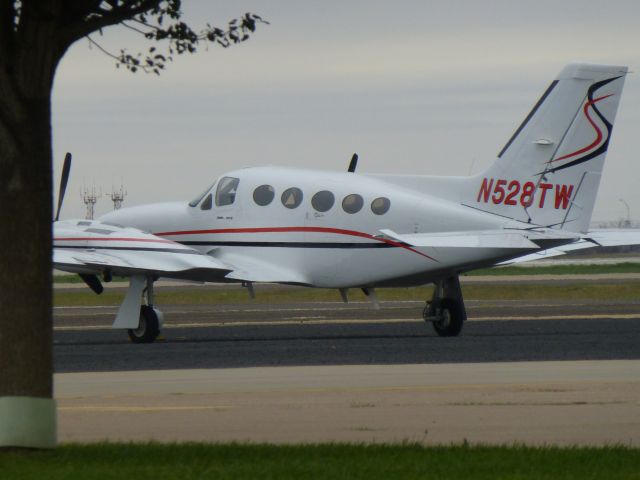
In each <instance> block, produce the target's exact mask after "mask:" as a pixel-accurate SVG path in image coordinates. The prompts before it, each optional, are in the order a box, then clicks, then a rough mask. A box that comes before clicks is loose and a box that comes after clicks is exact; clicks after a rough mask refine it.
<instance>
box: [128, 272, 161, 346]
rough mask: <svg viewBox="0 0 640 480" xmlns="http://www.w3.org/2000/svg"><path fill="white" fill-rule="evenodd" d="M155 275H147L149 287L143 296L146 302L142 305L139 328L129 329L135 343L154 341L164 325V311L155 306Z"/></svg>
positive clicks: (130, 336)
mask: <svg viewBox="0 0 640 480" xmlns="http://www.w3.org/2000/svg"><path fill="white" fill-rule="evenodd" d="M154 281H155V279H154V278H153V277H147V287H146V288H145V289H144V292H143V296H144V297H145V298H144V301H145V304H144V305H142V306H141V307H140V320H139V323H138V328H135V329H134V328H130V329H128V330H127V333H128V334H129V338H130V339H131V341H132V342H133V343H152V342H153V341H154V340H155V339H156V338H157V337H158V335H159V334H160V327H161V326H162V312H160V310H158V309H156V308H154V307H153V301H154V294H153V282H154Z"/></svg>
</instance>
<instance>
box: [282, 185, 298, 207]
mask: <svg viewBox="0 0 640 480" xmlns="http://www.w3.org/2000/svg"><path fill="white" fill-rule="evenodd" d="M280 200H281V201H282V205H284V206H285V207H287V208H296V207H298V206H299V205H300V204H301V203H302V190H300V189H299V188H296V187H291V188H287V189H286V190H285V191H284V192H282V197H281V198H280Z"/></svg>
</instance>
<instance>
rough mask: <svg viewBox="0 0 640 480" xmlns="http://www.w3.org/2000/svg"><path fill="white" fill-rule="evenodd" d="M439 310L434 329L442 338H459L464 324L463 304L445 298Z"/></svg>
mask: <svg viewBox="0 0 640 480" xmlns="http://www.w3.org/2000/svg"><path fill="white" fill-rule="evenodd" d="M436 310H437V316H438V319H437V320H434V321H433V328H434V329H435V331H436V333H437V334H438V336H440V337H457V336H458V335H459V334H460V331H461V330H462V324H463V323H464V310H463V309H462V304H461V303H460V302H458V301H456V300H453V299H452V298H443V299H442V300H441V301H440V305H439V308H437V309H436Z"/></svg>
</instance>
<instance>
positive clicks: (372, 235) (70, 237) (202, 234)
mask: <svg viewBox="0 0 640 480" xmlns="http://www.w3.org/2000/svg"><path fill="white" fill-rule="evenodd" d="M626 73H627V68H626V67H619V66H606V65H589V64H571V65H568V66H566V67H565V68H564V69H563V70H562V71H561V72H560V74H559V75H558V76H557V77H556V78H555V80H553V82H551V84H550V85H549V87H548V88H547V89H546V90H545V92H544V94H543V95H542V97H541V98H540V100H539V101H538V102H537V103H536V104H535V106H534V107H533V109H532V110H531V112H530V113H529V115H527V117H526V118H525V120H524V121H523V122H522V124H521V125H520V126H519V127H518V129H517V130H516V131H515V133H514V134H513V136H512V137H511V138H510V139H509V141H508V142H507V143H506V145H505V146H504V148H503V149H502V150H501V151H500V153H499V154H498V158H497V160H496V161H495V163H493V165H491V166H490V167H489V168H488V169H487V170H486V171H484V172H482V173H481V174H479V175H475V176H472V177H434V176H424V175H371V174H359V173H356V172H355V169H356V161H357V157H355V156H354V159H353V160H352V163H351V165H350V167H349V169H348V171H346V172H326V171H312V170H302V169H294V168H279V167H260V168H247V169H243V170H237V171H233V172H229V173H227V174H225V175H224V176H222V177H221V178H219V179H218V180H217V181H216V182H214V183H213V185H211V186H210V187H209V188H207V189H206V190H205V191H204V192H203V193H202V194H201V195H198V197H197V198H195V199H194V200H193V201H191V202H189V203H187V202H184V203H182V202H177V203H163V204H154V205H145V206H139V207H132V208H125V209H121V210H117V211H114V212H111V213H109V214H107V215H104V216H103V217H101V219H100V221H99V222H89V221H67V222H57V223H56V224H55V244H54V264H55V267H56V268H58V269H61V270H67V271H72V272H75V273H80V274H81V275H82V276H83V278H84V279H85V281H86V282H87V284H88V285H89V286H90V287H92V288H93V289H94V290H95V291H96V292H99V291H100V290H101V289H102V285H101V282H100V279H99V276H102V278H103V279H104V280H105V281H109V280H110V278H111V276H112V275H126V276H129V277H130V278H131V282H130V287H129V290H128V292H127V295H126V297H125V300H124V302H123V304H122V306H121V307H120V310H119V312H118V315H117V317H116V320H115V322H114V324H113V326H114V328H126V329H128V330H129V336H130V337H131V339H132V340H133V341H134V342H152V341H154V339H155V338H156V336H157V335H158V332H159V329H160V327H161V321H162V315H161V314H160V313H159V311H158V310H157V309H156V308H154V306H153V283H154V281H155V280H157V279H158V278H159V277H170V278H182V279H189V280H199V281H215V282H243V283H244V284H246V285H247V286H249V288H250V291H251V292H252V291H253V284H254V283H259V282H275V283H283V284H290V285H304V286H309V287H322V288H335V289H338V290H339V291H340V294H341V296H342V298H343V299H344V300H345V301H347V295H348V289H350V288H360V289H362V290H363V291H364V292H365V293H366V294H367V295H368V296H369V297H370V298H371V299H372V301H373V303H374V304H376V303H377V302H376V299H375V290H374V289H375V288H376V287H398V286H403V287H404V286H414V285H424V284H428V283H433V284H435V289H434V293H433V297H432V298H431V299H430V301H429V302H427V306H426V308H425V309H424V312H423V317H424V319H425V320H426V321H429V322H432V324H433V326H434V328H435V331H436V332H437V334H438V335H440V336H456V335H458V334H459V333H460V331H461V329H462V326H463V323H464V321H465V320H466V312H465V306H464V301H463V296H462V291H461V289H460V282H459V279H458V277H459V275H460V274H461V273H464V272H467V271H469V270H473V269H477V268H484V267H489V266H493V265H496V264H500V263H505V262H510V261H514V260H517V259H519V258H521V259H530V258H539V257H540V256H543V255H555V254H559V253H563V252H564V251H568V250H574V249H578V248H587V247H592V246H595V245H601V244H607V245H622V244H633V243H638V241H640V234H639V233H638V232H637V231H630V232H626V233H625V232H621V231H618V232H606V231H598V232H589V222H590V219H591V214H592V211H593V206H594V203H595V200H596V193H597V191H598V185H599V182H600V176H601V173H602V168H603V164H604V160H605V155H606V152H607V147H608V146H609V140H610V138H611V132H612V127H613V122H614V119H615V115H616V111H617V109H618V103H619V101H620V94H621V92H622V87H623V84H624V80H625V75H626ZM143 232H152V234H149V233H143ZM596 237H597V238H596ZM143 291H144V292H146V294H145V295H144V305H142V307H141V306H140V298H141V297H142V296H143Z"/></svg>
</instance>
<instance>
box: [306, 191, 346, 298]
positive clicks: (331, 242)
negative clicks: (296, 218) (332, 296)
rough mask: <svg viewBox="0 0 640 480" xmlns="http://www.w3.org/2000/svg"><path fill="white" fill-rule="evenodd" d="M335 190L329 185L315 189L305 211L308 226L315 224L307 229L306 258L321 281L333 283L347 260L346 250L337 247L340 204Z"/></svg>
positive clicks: (315, 277) (318, 282)
mask: <svg viewBox="0 0 640 480" xmlns="http://www.w3.org/2000/svg"><path fill="white" fill-rule="evenodd" d="M334 192H335V190H332V189H331V188H330V187H329V188H328V189H323V190H320V191H317V192H315V193H313V194H312V196H311V199H310V201H309V203H308V204H307V211H306V214H305V226H306V227H311V228H312V229H308V230H307V232H306V244H307V251H306V261H307V263H308V264H309V267H310V269H309V271H311V272H314V273H313V276H314V282H316V283H317V284H318V285H325V284H326V285H331V284H332V282H333V280H334V279H335V277H336V276H337V274H338V272H339V269H340V268H341V264H342V261H343V258H342V254H343V253H344V250H342V249H340V248H337V246H338V245H339V244H340V242H341V240H340V239H339V238H337V237H336V234H335V233H334V232H335V229H336V208H338V207H339V205H338V200H337V196H336V194H335V193H334ZM323 244H326V245H327V247H326V248H324V247H323Z"/></svg>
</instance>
